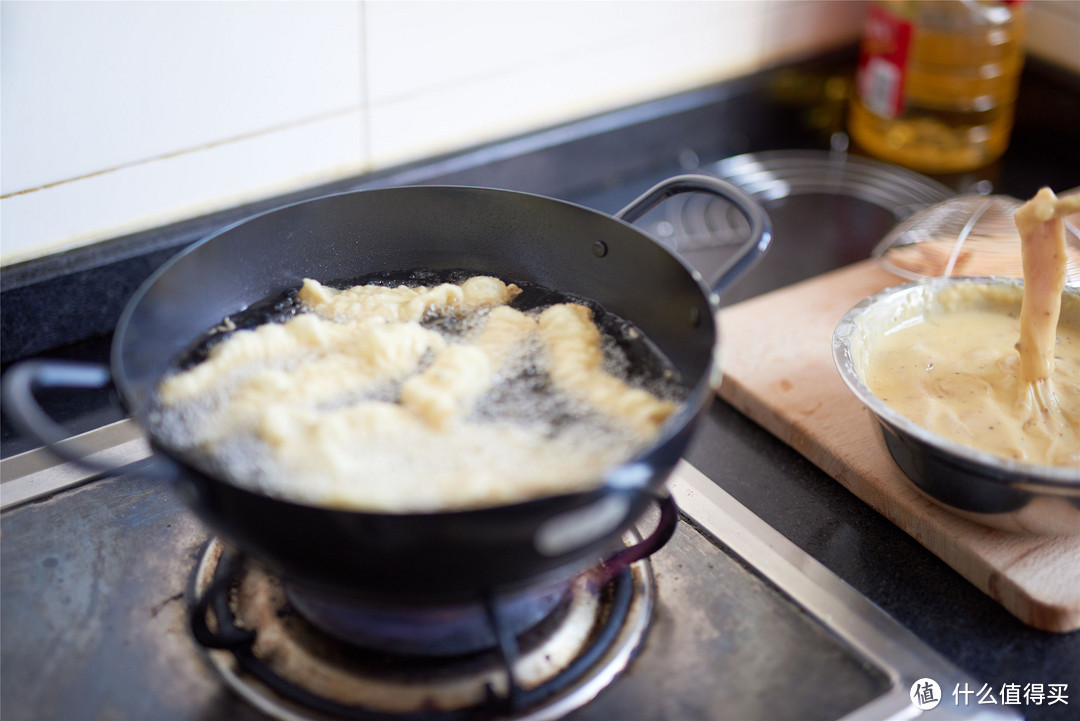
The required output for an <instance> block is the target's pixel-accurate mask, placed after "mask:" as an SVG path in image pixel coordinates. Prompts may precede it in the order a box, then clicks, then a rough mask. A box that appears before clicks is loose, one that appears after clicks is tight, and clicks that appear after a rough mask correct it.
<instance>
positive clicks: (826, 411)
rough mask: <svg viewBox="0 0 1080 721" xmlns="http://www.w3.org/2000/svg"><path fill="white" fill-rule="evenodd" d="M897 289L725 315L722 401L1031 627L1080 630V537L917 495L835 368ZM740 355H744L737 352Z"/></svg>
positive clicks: (864, 278) (829, 283) (870, 274)
mask: <svg viewBox="0 0 1080 721" xmlns="http://www.w3.org/2000/svg"><path fill="white" fill-rule="evenodd" d="M899 282H900V281H899V279H898V278H897V277H896V276H894V275H891V274H889V273H887V272H886V271H884V270H882V269H881V268H879V267H878V266H877V265H876V264H875V263H874V262H873V261H869V260H867V261H863V262H860V263H856V264H854V265H850V266H847V267H845V268H841V269H839V270H836V271H833V272H831V273H827V274H825V275H822V276H818V277H816V278H812V279H810V280H807V281H804V282H802V283H798V284H796V285H792V286H789V287H787V288H782V289H780V290H777V291H774V292H772V293H768V294H766V295H763V296H759V297H757V298H753V299H751V300H748V301H745V302H742V303H739V304H737V305H733V306H730V307H729V308H725V309H724V310H722V311H721V313H720V323H721V333H722V334H723V339H724V343H723V348H726V349H728V351H730V352H727V353H725V354H724V356H723V357H722V363H723V364H724V366H723V367H724V376H723V380H722V382H721V385H720V389H719V393H720V396H721V397H722V398H724V399H725V400H726V401H728V402H729V403H731V404H732V405H733V406H734V407H735V408H737V409H738V410H739V411H741V412H742V413H744V414H745V415H746V416H748V417H749V418H751V419H752V420H754V421H755V422H757V423H758V424H760V425H761V426H763V427H764V428H765V429H767V430H768V431H769V432H771V433H772V434H773V435H775V436H776V437H777V438H779V439H780V440H782V441H783V442H784V443H786V444H788V445H789V446H791V447H792V448H794V449H795V450H796V451H798V452H799V453H801V454H802V455H804V456H805V457H806V458H807V459H808V460H810V461H811V462H813V463H814V464H815V465H817V466H818V467H819V468H821V469H822V470H823V471H825V472H826V473H828V474H829V475H830V476H831V477H832V478H834V479H835V480H837V481H838V482H839V483H841V484H842V485H843V486H844V487H845V488H847V489H848V490H850V491H851V492H852V493H854V494H855V495H856V496H858V497H859V498H861V499H862V500H863V501H865V502H866V503H868V504H869V505H870V506H872V507H873V508H874V509H876V510H877V511H878V512H879V513H881V514H882V515H884V516H885V517H886V518H888V519H889V520H890V521H892V522H893V523H895V524H896V525H897V526H899V527H900V528H902V529H903V530H904V531H906V532H907V533H909V534H910V535H911V536H912V537H914V538H915V539H916V540H918V541H919V542H920V543H922V544H923V545H924V546H926V548H928V549H930V551H932V552H933V553H935V554H936V555H937V556H939V557H940V558H941V559H942V560H944V561H945V562H946V563H947V564H949V565H950V566H951V567H952V568H954V569H955V570H956V571H957V572H958V573H960V574H961V575H962V576H963V577H964V578H966V579H968V580H969V581H970V582H971V583H973V584H974V585H975V586H976V587H978V588H979V589H980V590H982V591H983V592H984V593H986V594H988V595H990V596H991V597H992V598H994V599H995V600H996V601H998V602H999V603H1000V604H1001V605H1002V606H1004V607H1005V608H1006V609H1008V610H1009V611H1010V612H1011V613H1012V614H1014V615H1015V616H1017V617H1018V618H1019V619H1020V620H1022V621H1023V622H1024V623H1027V624H1029V625H1031V626H1034V627H1036V628H1039V629H1043V630H1047V631H1058V632H1066V631H1073V630H1076V629H1078V628H1080V536H1070V537H1041V536H1035V535H1030V534H1023V533H1010V532H1007V531H1001V530H997V529H993V528H989V527H987V526H984V525H981V524H978V523H975V522H973V521H970V520H967V519H965V518H962V517H960V516H958V515H954V514H953V513H951V512H949V511H947V510H945V509H943V508H942V507H940V506H938V505H937V504H935V503H933V502H932V501H930V500H929V499H928V498H926V497H925V496H923V495H922V494H921V493H920V492H919V491H917V490H916V489H915V488H914V487H913V486H912V485H911V484H910V483H909V482H908V481H907V479H906V478H905V477H904V476H903V474H902V473H901V472H900V470H899V469H898V468H897V467H896V465H895V464H894V463H893V461H892V458H891V457H890V456H889V452H888V450H887V449H886V447H885V442H884V440H883V439H882V437H881V432H880V430H879V428H878V426H877V422H876V421H875V420H874V418H873V416H871V415H870V413H869V411H867V410H866V408H865V407H864V406H863V405H862V403H861V402H860V401H859V400H858V399H857V398H855V396H854V395H852V393H851V391H850V390H848V388H847V386H846V385H845V384H844V382H843V380H841V378H840V375H839V373H838V372H837V370H836V367H835V365H834V363H833V359H832V333H833V330H834V329H835V327H836V324H837V323H838V322H839V321H840V318H841V317H843V315H844V314H845V313H846V312H847V311H848V310H849V309H851V307H852V306H854V305H855V304H856V303H858V302H859V301H860V300H862V299H863V298H865V297H866V296H868V295H871V294H873V293H876V292H878V291H879V290H882V289H884V288H887V287H889V286H892V285H896V284H898V283H899ZM736 349H737V352H735V350H736Z"/></svg>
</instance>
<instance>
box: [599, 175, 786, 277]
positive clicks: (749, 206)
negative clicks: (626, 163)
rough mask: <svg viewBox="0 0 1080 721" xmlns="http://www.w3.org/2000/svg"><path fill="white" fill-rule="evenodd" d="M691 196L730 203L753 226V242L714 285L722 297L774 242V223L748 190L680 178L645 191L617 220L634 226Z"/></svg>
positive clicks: (713, 181)
mask: <svg viewBox="0 0 1080 721" xmlns="http://www.w3.org/2000/svg"><path fill="white" fill-rule="evenodd" d="M690 192H698V193H709V194H711V195H716V196H718V197H720V198H723V199H724V200H727V201H728V202H730V203H731V204H732V205H734V206H735V207H736V208H738V210H739V212H740V213H742V214H743V217H745V218H746V220H747V222H748V223H749V224H750V237H749V239H747V240H746V241H745V242H743V244H742V245H741V246H739V248H738V250H736V252H735V255H733V256H732V257H731V258H730V259H728V261H727V263H725V264H724V266H723V267H722V268H721V269H720V271H719V273H718V274H717V276H716V278H715V279H714V280H713V281H712V282H711V283H710V287H711V288H712V291H713V292H714V293H720V292H722V291H723V290H724V289H725V288H727V287H728V286H729V285H731V284H732V282H734V281H735V279H736V278H738V277H739V276H741V275H742V274H743V273H745V272H746V271H748V270H750V268H751V267H753V265H754V263H756V262H757V261H758V259H759V258H761V256H762V255H764V253H765V251H766V250H768V248H769V244H770V243H771V242H772V221H770V220H769V216H768V214H767V213H766V212H765V209H764V208H762V207H761V204H760V203H758V202H757V201H756V200H754V198H753V197H752V196H751V195H750V194H749V193H747V192H746V191H745V190H743V189H742V188H740V187H738V186H737V185H734V184H732V183H729V182H728V181H726V180H722V179H720V178H716V177H713V176H711V175H697V174H690V175H676V176H675V177H673V178H668V179H667V180H663V181H661V182H659V183H657V184H656V185H654V186H653V187H652V188H650V189H649V190H647V191H645V193H644V194H642V195H641V196H640V197H639V198H637V199H636V200H634V201H633V202H631V203H630V204H629V205H628V206H626V207H625V208H623V209H622V210H620V211H619V212H618V213H615V217H616V218H619V219H620V220H624V221H626V222H627V223H633V222H634V221H636V220H638V219H639V218H641V216H643V215H645V213H647V212H649V211H650V210H652V209H653V208H655V207H656V206H657V205H659V204H660V203H662V202H663V201H664V200H667V199H668V198H670V197H671V196H673V195H678V194H680V193H690Z"/></svg>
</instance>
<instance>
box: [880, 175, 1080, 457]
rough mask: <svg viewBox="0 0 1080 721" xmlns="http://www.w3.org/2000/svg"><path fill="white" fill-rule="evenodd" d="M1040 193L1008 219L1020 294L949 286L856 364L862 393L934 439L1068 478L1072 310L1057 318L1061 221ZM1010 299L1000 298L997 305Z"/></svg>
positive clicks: (1077, 433)
mask: <svg viewBox="0 0 1080 721" xmlns="http://www.w3.org/2000/svg"><path fill="white" fill-rule="evenodd" d="M1078 209H1080V196H1073V197H1070V198H1058V197H1057V196H1055V195H1054V193H1053V192H1052V191H1051V190H1050V189H1049V188H1043V189H1041V190H1040V191H1039V192H1038V193H1037V194H1036V195H1035V197H1033V198H1032V199H1031V200H1029V201H1028V202H1027V203H1025V204H1024V205H1023V206H1022V207H1021V208H1020V209H1019V210H1017V212H1016V216H1015V217H1016V226H1017V230H1019V232H1020V237H1021V253H1022V257H1023V266H1024V286H1023V289H1022V290H1019V289H1015V288H997V289H991V288H990V287H988V286H977V285H966V286H964V285H961V286H956V287H953V288H950V289H948V290H946V291H942V292H941V293H940V294H939V296H938V298H937V299H936V302H937V305H938V306H939V307H938V308H937V310H936V311H931V310H928V312H927V313H926V316H925V318H914V319H912V320H913V321H915V322H907V323H900V324H899V325H898V326H897V327H896V328H894V329H892V330H890V331H888V332H886V333H885V334H884V336H883V337H882V338H881V339H880V340H878V341H876V342H875V343H874V345H873V348H872V349H871V350H870V352H869V356H868V358H867V360H866V364H865V371H864V380H865V382H866V384H867V386H868V387H869V388H870V390H871V391H873V392H874V393H875V394H876V395H877V396H878V397H879V398H881V399H882V400H883V401H884V402H885V403H887V404H888V405H889V406H891V407H892V408H894V409H895V410H897V411H898V412H900V413H901V414H902V415H904V416H906V417H907V418H909V419H911V420H913V421H915V422H916V423H918V424H919V425H922V426H924V427H926V428H928V429H930V430H932V431H934V432H935V433H938V434H939V435H941V436H943V437H945V438H948V439H949V440H952V441H956V442H958V443H961V444H963V445H965V446H969V447H972V448H976V449H978V450H982V451H986V452H988V453H992V454H994V455H998V456H1001V457H1004V458H1010V459H1014V460H1018V461H1024V462H1027V463H1035V464H1041V465H1053V466H1065V467H1070V468H1076V469H1077V470H1078V471H1080V309H1078V308H1077V307H1076V306H1077V304H1078V303H1077V301H1076V299H1075V298H1070V300H1069V302H1070V303H1071V304H1072V308H1071V309H1070V312H1068V313H1066V314H1065V315H1064V316H1063V315H1062V298H1063V295H1062V291H1063V289H1064V287H1065V271H1066V266H1065V262H1066V245H1065V231H1064V227H1063V222H1062V218H1064V217H1065V216H1066V215H1068V214H1070V213H1073V212H1076V211H1077V210H1078ZM1010 293H1011V294H1012V295H1013V296H1014V297H1012V298H1009V297H1007V296H1009V294H1010Z"/></svg>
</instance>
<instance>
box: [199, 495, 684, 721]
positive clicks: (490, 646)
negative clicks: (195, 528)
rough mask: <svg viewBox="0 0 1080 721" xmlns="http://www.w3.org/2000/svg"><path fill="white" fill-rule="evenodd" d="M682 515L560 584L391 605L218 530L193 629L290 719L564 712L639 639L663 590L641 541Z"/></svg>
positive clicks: (256, 699) (368, 720)
mask: <svg viewBox="0 0 1080 721" xmlns="http://www.w3.org/2000/svg"><path fill="white" fill-rule="evenodd" d="M669 505H670V506H671V508H670V509H665V510H667V511H674V504H673V503H669ZM676 520H677V513H672V512H665V513H662V515H661V522H660V523H661V526H660V528H658V530H657V531H656V532H654V533H653V534H652V536H650V537H649V538H648V539H646V540H645V541H642V540H641V538H640V537H639V536H638V535H637V533H635V532H633V531H630V532H627V534H626V535H625V536H624V539H623V540H624V543H625V544H626V546H627V549H626V550H625V551H624V552H620V554H618V555H617V557H616V559H609V561H608V562H607V563H606V564H605V565H603V566H600V567H597V568H594V569H590V570H588V571H586V572H584V573H582V574H581V575H579V576H577V577H575V578H573V579H571V580H570V581H569V582H565V583H563V584H562V585H560V586H558V587H555V588H541V589H537V590H533V591H528V592H520V593H518V594H517V595H510V596H504V597H500V598H499V599H498V600H496V601H491V600H488V601H487V602H482V603H478V604H475V605H471V606H470V605H462V606H439V607H437V608H401V609H396V610H392V609H386V608H375V609H373V608H369V607H366V606H364V607H357V606H356V605H353V604H346V603H344V602H341V601H338V600H333V599H328V598H326V597H325V596H323V595H319V594H312V593H311V592H310V591H307V590H306V589H298V588H296V587H293V586H289V585H286V584H284V583H283V582H282V581H281V580H280V579H278V578H276V577H275V576H273V575H272V574H271V573H270V572H269V571H268V570H266V569H265V568H264V567H262V566H261V565H260V564H258V563H256V562H254V561H251V560H250V559H246V558H244V557H242V556H240V555H239V554H238V553H236V552H235V551H233V550H232V549H231V548H230V547H228V546H226V545H225V544H224V543H222V542H221V541H219V540H213V541H211V543H210V544H209V545H208V547H207V549H206V552H205V553H204V555H203V557H202V560H201V561H200V563H199V565H198V568H197V569H196V575H195V579H194V591H195V598H197V599H199V602H198V603H197V604H196V607H195V609H194V612H193V617H192V629H193V631H194V633H195V636H196V639H197V640H198V641H199V642H200V643H201V644H203V645H204V646H206V647H207V648H208V651H207V654H208V657H209V659H210V662H211V664H212V665H213V666H214V667H215V669H216V670H217V671H218V672H219V673H220V675H221V677H222V678H223V679H224V681H225V682H226V684H227V685H228V686H229V687H231V688H232V689H233V690H234V691H235V692H236V693H238V694H239V695H240V696H241V697H242V698H244V699H245V700H247V701H248V702H249V703H251V704H252V705H254V706H255V707H256V708H258V709H259V710H261V711H262V712H264V713H266V714H268V715H269V716H271V717H273V718H277V719H280V720H282V721H297V720H299V719H308V720H311V721H322V720H325V719H334V718H352V719H363V720H365V721H376V720H382V719H398V718H407V719H410V721H420V720H421V719H423V720H428V719H430V720H432V721H449V720H451V719H454V720H456V719H465V718H484V719H495V718H499V719H522V720H523V719H530V720H531V719H556V718H561V717H562V716H564V715H566V714H567V713H569V712H570V711H573V710H574V709H577V708H579V707H581V706H583V705H585V704H586V703H588V702H589V701H591V700H592V699H593V698H595V697H596V696H597V694H599V693H600V691H601V690H603V689H604V688H605V687H607V686H608V685H609V684H611V683H612V681H614V680H615V678H616V677H617V676H618V675H619V674H620V673H622V671H623V670H625V669H626V667H627V666H628V665H629V663H630V661H631V660H632V659H633V658H634V656H635V655H636V653H637V652H638V650H639V648H640V647H641V645H642V642H643V640H644V638H645V635H646V633H647V631H648V628H649V623H650V619H651V616H652V611H653V606H654V603H655V599H654V595H655V589H654V580H653V576H652V569H651V566H650V564H649V561H648V559H647V558H640V557H639V555H638V554H639V553H640V551H639V550H638V549H641V548H643V547H646V546H648V547H650V552H651V551H652V550H655V547H653V546H655V539H657V537H658V536H659V537H663V538H664V540H666V537H670V533H672V532H673V531H674V524H675V521H676ZM665 524H666V525H667V526H668V527H667V528H665V527H664V526H665ZM660 545H662V541H661V543H660ZM656 547H658V546H656ZM620 559H627V560H629V561H631V562H629V563H623V562H621V560H620ZM612 576H614V577H613V578H612Z"/></svg>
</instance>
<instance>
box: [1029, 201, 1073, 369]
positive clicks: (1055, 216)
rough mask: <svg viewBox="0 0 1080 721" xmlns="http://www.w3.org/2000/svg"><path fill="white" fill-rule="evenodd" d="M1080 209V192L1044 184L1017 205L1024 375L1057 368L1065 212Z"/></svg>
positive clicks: (1062, 284)
mask: <svg viewBox="0 0 1080 721" xmlns="http://www.w3.org/2000/svg"><path fill="white" fill-rule="evenodd" d="M1076 212H1080V195H1073V196H1068V197H1065V198H1058V197H1057V196H1056V195H1054V191H1052V190H1050V188H1042V189H1041V190H1039V192H1038V193H1036V195H1035V197H1033V198H1032V199H1031V200H1029V201H1028V202H1026V203H1024V205H1022V206H1021V207H1020V208H1019V209H1018V210H1017V211H1016V216H1015V217H1016V229H1017V230H1018V231H1020V242H1021V246H1020V247H1021V253H1022V256H1023V263H1024V299H1023V303H1022V304H1021V306H1020V342H1019V343H1017V344H1016V349H1017V351H1019V353H1020V379H1021V380H1022V381H1023V382H1024V383H1028V384H1034V383H1036V382H1038V381H1045V380H1047V379H1048V378H1050V374H1051V372H1053V370H1054V339H1055V336H1056V333H1057V324H1058V317H1059V316H1060V315H1061V293H1062V291H1063V290H1064V289H1065V261H1066V249H1065V223H1064V220H1063V219H1064V218H1065V216H1067V215H1071V214H1072V213H1076Z"/></svg>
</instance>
